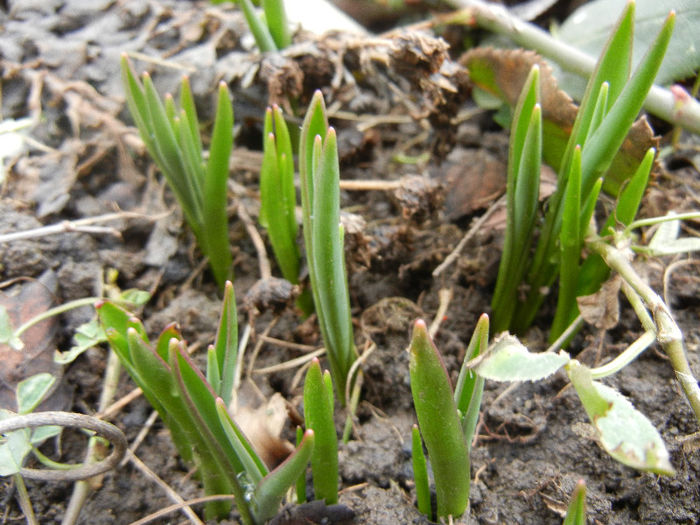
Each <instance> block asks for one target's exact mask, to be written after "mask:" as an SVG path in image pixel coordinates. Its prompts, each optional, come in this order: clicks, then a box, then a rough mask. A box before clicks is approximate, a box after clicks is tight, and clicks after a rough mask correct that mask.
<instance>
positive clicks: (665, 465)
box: [567, 361, 675, 476]
mask: <svg viewBox="0 0 700 525" xmlns="http://www.w3.org/2000/svg"><path fill="white" fill-rule="evenodd" d="M567 372H568V374H569V378H570V379H571V382H572V383H573V385H574V388H576V393H577V394H578V396H579V398H580V399H581V403H582V404H583V407H584V408H585V410H586V413H587V414H588V417H589V419H590V420H591V423H592V424H593V428H594V429H595V430H596V432H597V434H598V439H599V442H600V445H601V446H602V447H603V449H605V451H606V452H607V453H608V454H610V455H611V456H612V457H613V458H615V459H616V460H617V461H619V462H620V463H622V464H624V465H627V466H629V467H632V468H636V469H638V470H645V471H650V472H655V473H657V474H667V475H670V476H672V475H674V474H675V470H674V468H673V466H672V465H671V462H670V459H669V454H668V450H666V445H665V444H664V442H663V440H662V439H661V436H660V435H659V432H658V431H657V430H656V428H654V425H652V424H651V422H650V421H649V420H648V419H647V417H646V416H645V415H644V414H642V413H641V412H639V411H638V410H637V409H635V408H634V406H633V405H632V403H630V402H629V400H627V398H625V397H624V396H623V395H622V394H620V393H619V392H618V391H617V390H615V389H613V388H610V387H609V386H606V385H604V384H602V383H599V382H597V381H593V380H592V379H591V374H590V370H588V369H587V368H586V367H584V366H582V365H580V364H578V363H577V362H575V361H572V362H571V365H570V366H569V368H568V370H567Z"/></svg>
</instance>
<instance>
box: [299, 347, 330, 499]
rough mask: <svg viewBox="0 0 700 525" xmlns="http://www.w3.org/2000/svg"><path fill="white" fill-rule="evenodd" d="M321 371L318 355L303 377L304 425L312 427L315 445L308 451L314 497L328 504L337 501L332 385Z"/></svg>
mask: <svg viewBox="0 0 700 525" xmlns="http://www.w3.org/2000/svg"><path fill="white" fill-rule="evenodd" d="M327 374H328V371H326V372H325V374H322V373H321V364H320V363H319V361H318V359H314V360H313V361H312V362H311V366H310V367H309V370H308V372H307V373H306V378H305V380H304V419H305V422H306V428H307V430H308V429H311V430H313V431H314V434H315V445H314V450H313V453H312V455H311V472H312V474H313V484H314V493H315V497H316V499H323V500H324V501H325V502H326V504H328V505H331V504H333V503H336V502H337V501H338V436H337V434H336V432H335V423H334V421H333V389H332V388H329V385H328V384H327V382H326V379H325V378H324V375H327Z"/></svg>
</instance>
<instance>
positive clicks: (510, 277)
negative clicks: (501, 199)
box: [491, 67, 542, 332]
mask: <svg viewBox="0 0 700 525" xmlns="http://www.w3.org/2000/svg"><path fill="white" fill-rule="evenodd" d="M539 90H540V88H539V68H538V67H533V68H532V71H531V72H530V75H529V76H528V80H527V81H526V82H525V86H524V87H523V91H522V93H521V95H520V100H519V101H518V105H517V107H516V110H515V115H514V118H513V125H512V128H511V140H510V149H509V152H508V175H507V182H506V198H507V204H506V208H507V214H506V234H505V240H504V245H503V256H502V257H501V262H500V266H499V269H498V279H497V281H496V289H495V291H494V293H493V299H492V303H491V307H492V309H493V311H494V317H496V324H495V326H494V330H495V331H496V332H500V331H502V330H505V329H506V328H507V327H508V326H509V324H510V322H511V319H512V318H513V315H514V313H515V307H516V305H517V300H516V299H517V298H516V294H517V291H518V290H517V288H518V285H519V284H520V281H521V280H522V279H523V276H524V274H525V271H526V269H527V267H526V266H525V265H526V262H527V261H528V253H529V250H530V243H531V239H532V235H533V228H534V225H535V219H536V215H535V212H536V210H537V206H538V202H537V196H538V189H539V180H540V164H541V154H542V145H541V144H542V131H541V130H542V116H541V111H540V107H539V104H538V101H539Z"/></svg>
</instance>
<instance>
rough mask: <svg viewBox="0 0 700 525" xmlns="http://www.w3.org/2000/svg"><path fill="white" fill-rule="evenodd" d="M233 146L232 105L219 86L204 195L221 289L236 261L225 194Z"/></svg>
mask: <svg viewBox="0 0 700 525" xmlns="http://www.w3.org/2000/svg"><path fill="white" fill-rule="evenodd" d="M232 146H233V106H232V105H231V100H230V95H229V91H228V87H226V83H225V82H221V84H219V98H218V102H217V106H216V118H215V120H214V131H213V132H212V137H211V146H210V148H209V161H208V162H207V169H206V174H205V177H204V184H203V187H202V194H203V197H202V198H203V208H204V211H203V213H202V216H203V233H204V243H205V245H206V246H205V248H204V252H205V253H206V255H207V257H209V265H210V266H211V269H212V272H213V273H214V277H215V278H216V282H217V283H219V286H220V287H221V288H223V287H224V284H225V282H226V281H227V280H231V279H233V259H232V257H231V248H230V244H229V239H228V214H227V213H226V202H227V199H226V195H227V184H228V173H229V170H228V161H229V157H230V156H231V148H232Z"/></svg>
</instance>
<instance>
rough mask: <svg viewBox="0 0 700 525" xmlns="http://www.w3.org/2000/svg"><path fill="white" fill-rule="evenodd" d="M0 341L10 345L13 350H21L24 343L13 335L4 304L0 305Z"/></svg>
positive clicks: (13, 331)
mask: <svg viewBox="0 0 700 525" xmlns="http://www.w3.org/2000/svg"><path fill="white" fill-rule="evenodd" d="M0 343H4V344H7V345H10V347H11V348H12V349H14V350H22V349H23V348H24V343H23V342H22V340H21V339H20V338H19V337H17V336H16V335H15V329H14V327H13V326H12V321H11V320H10V316H9V314H8V313H7V309H6V308H5V307H4V306H0Z"/></svg>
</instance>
